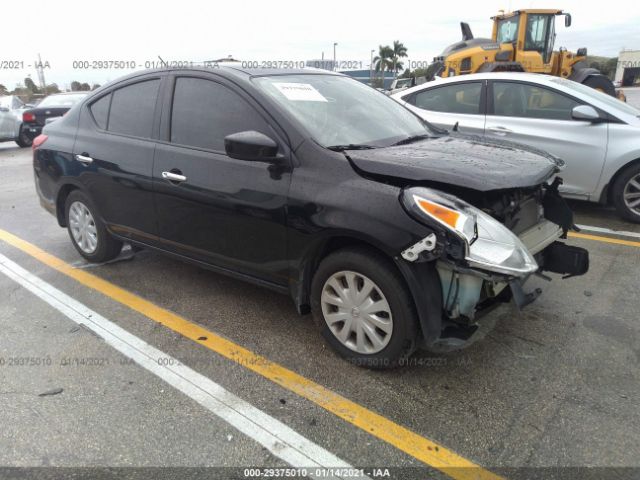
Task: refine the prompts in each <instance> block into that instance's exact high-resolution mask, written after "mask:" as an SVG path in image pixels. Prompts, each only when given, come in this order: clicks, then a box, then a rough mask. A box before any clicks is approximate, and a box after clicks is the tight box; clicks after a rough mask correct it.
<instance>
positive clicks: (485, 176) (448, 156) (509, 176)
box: [345, 133, 564, 191]
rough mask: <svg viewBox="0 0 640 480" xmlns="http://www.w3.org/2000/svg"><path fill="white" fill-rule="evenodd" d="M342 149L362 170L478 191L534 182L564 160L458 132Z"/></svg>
mask: <svg viewBox="0 0 640 480" xmlns="http://www.w3.org/2000/svg"><path fill="white" fill-rule="evenodd" d="M345 153H346V155H347V156H348V157H349V158H350V159H351V161H352V162H353V164H354V165H355V166H356V168H358V169H359V170H361V171H363V172H366V173H370V174H377V175H385V176H389V177H396V178H402V179H407V180H415V181H428V182H438V183H446V184H450V185H456V186H460V187H464V188H470V189H473V190H479V191H488V190H499V189H507V188H522V187H531V186H535V185H539V184H541V183H543V182H545V181H546V180H547V179H549V178H550V177H551V176H552V175H553V174H554V173H557V172H558V171H560V169H561V167H562V166H563V165H564V162H563V161H562V160H560V159H559V158H557V157H554V156H552V155H551V154H549V153H546V152H543V151H541V150H537V149H534V148H532V147H527V146H525V145H521V144H518V143H513V142H506V141H501V140H492V139H491V140H490V139H487V140H485V139H481V138H480V137H476V136H469V135H462V134H458V133H456V134H450V135H444V136H441V137H435V138H430V139H427V140H422V141H418V142H415V143H411V144H408V145H399V146H396V147H386V148H376V149H372V150H347V151H346V152H345Z"/></svg>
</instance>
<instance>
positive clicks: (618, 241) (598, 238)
mask: <svg viewBox="0 0 640 480" xmlns="http://www.w3.org/2000/svg"><path fill="white" fill-rule="evenodd" d="M569 236H570V237H572V238H581V239H583V240H594V241H596V242H603V243H614V244H616V245H626V246H628V247H639V248H640V242H634V241H632V240H622V239H620V238H611V237H602V236H600V235H589V234H587V233H577V232H569Z"/></svg>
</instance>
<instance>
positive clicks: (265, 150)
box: [224, 130, 278, 162]
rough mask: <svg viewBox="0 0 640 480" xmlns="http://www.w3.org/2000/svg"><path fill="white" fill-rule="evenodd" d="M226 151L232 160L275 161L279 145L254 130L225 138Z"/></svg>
mask: <svg viewBox="0 0 640 480" xmlns="http://www.w3.org/2000/svg"><path fill="white" fill-rule="evenodd" d="M224 149H225V151H226V152H227V155H228V156H230V157H231V158H237V159H238V160H249V161H254V162H269V161H273V160H274V159H275V158H276V155H277V154H278V144H277V143H276V142H274V141H273V140H272V139H271V138H269V137H267V136H266V135H264V134H262V133H260V132H256V131H254V130H248V131H246V132H238V133H232V134H231V135H227V136H226V137H224Z"/></svg>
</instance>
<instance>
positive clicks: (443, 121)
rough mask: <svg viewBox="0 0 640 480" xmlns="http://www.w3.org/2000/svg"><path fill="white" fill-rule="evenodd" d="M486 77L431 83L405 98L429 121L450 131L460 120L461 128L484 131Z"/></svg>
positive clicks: (474, 131) (465, 130)
mask: <svg viewBox="0 0 640 480" xmlns="http://www.w3.org/2000/svg"><path fill="white" fill-rule="evenodd" d="M485 83H486V82H485V81H484V80H477V81H469V82H455V83H450V84H447V85H440V86H430V87H427V88H424V89H423V90H420V91H417V92H413V93H411V94H408V95H407V96H406V97H402V99H403V100H404V101H405V102H406V106H407V107H409V108H410V109H411V110H413V111H414V112H415V113H417V114H418V115H420V116H421V117H422V118H424V119H425V120H427V121H428V122H430V123H432V124H434V125H436V126H438V127H440V128H445V129H447V130H450V129H451V128H452V127H453V126H454V125H455V124H456V123H457V124H458V129H459V131H461V132H463V133H468V134H473V135H483V134H484V122H485V118H484V117H485V115H484V105H485V94H484V90H485V88H484V86H485Z"/></svg>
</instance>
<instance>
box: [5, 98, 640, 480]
mask: <svg viewBox="0 0 640 480" xmlns="http://www.w3.org/2000/svg"><path fill="white" fill-rule="evenodd" d="M636 93H637V92H636V91H635V90H634V91H633V93H631V94H628V98H629V101H630V103H631V101H632V97H633V101H636V100H635V98H636V97H635V96H634V95H636ZM638 97H640V95H638ZM0 167H1V168H2V171H3V175H2V177H1V178H0V232H4V233H3V234H2V235H0V238H3V240H0V255H2V256H4V257H2V256H0V266H4V267H5V273H4V274H2V275H0V292H1V295H2V300H1V302H0V328H2V331H3V335H1V336H0V377H1V378H2V383H1V385H0V395H1V399H2V401H1V402H0V425H2V429H3V433H2V435H0V464H1V465H4V466H30V467H40V466H58V467H74V466H92V467H103V466H110V467H161V466H174V467H207V466H211V467H213V466H223V467H228V468H229V469H230V470H229V471H228V473H229V475H228V476H231V475H232V474H233V475H237V476H238V477H239V478H246V477H247V475H248V474H247V472H245V471H244V470H243V468H244V467H247V466H255V467H261V468H267V467H288V466H290V465H292V462H293V460H292V461H287V460H285V458H293V457H287V455H289V453H287V452H289V451H290V449H292V448H293V450H295V451H296V452H301V451H303V450H304V452H307V455H308V457H309V458H313V459H315V460H314V461H317V462H320V463H322V462H325V465H324V466H328V467H330V466H338V465H335V463H336V462H337V461H338V460H339V461H340V462H343V463H340V465H346V466H354V467H358V468H363V469H365V472H364V473H365V474H367V475H369V476H370V477H375V476H377V475H376V471H373V470H372V469H373V467H378V468H383V469H384V468H389V469H390V470H389V474H390V475H391V476H392V477H394V478H447V477H454V478H496V476H497V475H502V476H504V477H509V478H530V477H531V476H532V475H533V473H535V472H537V473H538V474H539V475H541V476H540V478H553V477H554V476H555V477H556V478H569V475H576V477H571V478H584V477H585V475H586V474H585V472H584V471H579V470H576V469H574V468H571V467H579V466H589V467H598V468H600V469H601V470H594V471H593V472H595V473H594V474H595V475H597V476H595V477H593V478H604V476H609V478H610V474H613V473H615V474H616V475H618V477H616V478H634V477H633V475H637V474H638V471H639V470H637V468H638V467H640V465H639V460H638V458H639V455H638V454H639V453H640V451H639V449H638V445H639V444H640V407H639V405H640V402H639V401H638V399H639V398H640V374H639V369H638V366H639V363H640V336H639V333H640V326H639V323H638V311H639V307H640V299H639V297H638V295H637V283H638V282H637V279H638V273H637V272H638V269H639V268H640V261H639V258H640V257H639V253H640V226H639V225H634V224H630V223H628V222H625V221H624V220H622V219H620V218H619V217H618V216H617V215H616V213H615V212H614V211H613V209H611V208H608V207H601V206H596V205H592V204H586V203H579V202H572V207H573V208H574V209H575V211H576V212H577V219H576V220H577V223H578V224H580V225H583V226H584V227H585V228H584V229H583V231H582V233H581V235H580V236H578V235H576V236H573V237H571V238H570V242H569V243H573V244H575V245H579V246H582V247H585V248H588V249H589V251H590V256H591V268H590V271H589V273H588V274H587V275H585V276H582V277H577V278H571V279H567V280H561V279H560V278H554V281H553V283H551V284H547V283H546V282H544V280H541V279H534V280H531V281H530V282H531V286H539V287H541V288H543V290H544V292H543V294H542V296H541V297H540V298H539V299H538V300H537V301H536V302H535V303H534V304H532V305H530V306H529V307H527V309H526V310H525V311H523V312H522V313H518V312H517V311H516V310H515V308H514V307H512V306H510V305H505V306H501V307H500V308H499V309H497V310H496V311H495V312H494V313H493V314H492V315H491V317H490V318H487V322H489V323H495V328H494V329H493V330H491V331H489V332H488V333H487V335H486V337H485V338H484V339H483V340H482V341H479V342H477V343H476V344H474V345H472V346H471V347H470V348H468V349H466V350H463V351H460V352H455V353H451V354H447V355H438V356H434V355H431V354H427V353H419V354H418V355H416V356H414V357H413V358H412V362H411V364H410V365H408V366H405V367H403V368H400V369H397V370H394V371H387V372H376V371H369V370H365V369H361V368H358V367H355V366H352V365H349V364H347V363H345V362H344V361H342V360H340V359H339V358H338V357H337V356H336V355H335V354H334V353H333V352H332V351H331V350H330V349H329V348H328V346H327V345H325V344H324V342H323V340H322V338H321V336H320V335H319V333H318V331H317V329H316V327H315V326H314V325H313V322H312V321H311V318H310V317H309V316H304V317H300V316H298V315H297V313H296V312H295V309H294V306H293V303H292V302H291V301H290V300H289V298H287V297H285V296H279V295H275V294H273V293H272V292H270V291H268V290H263V289H261V288H258V287H255V286H252V285H249V284H245V283H242V282H240V281H236V280H233V279H229V278H226V277H224V276H221V275H218V274H215V273H212V272H209V271H205V270H202V269H199V268H196V267H194V266H191V265H187V264H184V263H180V262H178V261H176V260H173V259H170V258H167V257H164V256H161V255H159V254H156V253H153V252H150V251H141V252H138V253H136V254H135V255H134V254H131V253H130V252H129V254H125V255H123V256H121V258H120V260H119V261H115V262H112V263H109V264H106V265H98V266H95V265H88V264H86V263H85V262H84V261H82V260H81V258H80V257H79V255H78V254H77V252H76V251H75V250H74V248H73V246H72V244H71V243H70V241H69V238H68V235H67V232H66V231H65V230H64V229H62V228H59V227H58V226H57V224H56V221H55V219H54V218H53V217H52V216H51V215H49V214H48V213H46V212H45V211H44V210H43V209H42V208H41V207H40V206H39V204H38V200H37V195H36V193H35V191H34V184H33V173H32V168H31V150H30V149H20V148H18V147H17V146H15V144H12V143H4V144H0ZM594 227H595V228H594ZM616 232H625V233H622V234H620V233H616ZM36 247H37V248H36ZM38 252H43V253H38ZM45 254H46V255H50V256H52V257H50V256H46V255H45ZM3 258H5V260H3ZM56 261H57V262H59V263H56ZM14 264H15V265H17V266H19V267H20V268H22V269H24V270H25V271H26V272H27V273H28V274H29V275H33V276H35V277H37V278H38V279H40V281H42V282H43V283H42V284H39V286H34V285H35V283H34V282H35V280H34V279H33V278H32V277H30V276H28V275H27V274H24V275H23V277H20V278H23V283H20V282H18V281H17V280H16V279H15V278H11V277H10V276H9V275H7V273H6V270H7V269H14V270H12V271H15V268H16V267H15V266H14ZM74 272H76V273H74ZM77 272H81V273H77ZM101 281H106V282H102V283H101ZM107 282H108V283H107ZM38 289H39V290H38ZM34 291H38V292H45V293H41V297H39V296H37V295H36V294H34ZM56 291H59V292H60V293H61V294H64V295H65V298H66V297H69V299H68V303H67V305H76V306H75V307H73V308H71V307H64V308H71V310H73V311H72V312H71V313H69V311H68V310H64V308H63V307H61V306H58V307H56V306H55V305H57V304H56V303H55V299H53V300H51V299H50V298H49V297H46V295H47V294H46V292H56ZM56 295H58V294H56ZM56 295H53V296H54V297H55V296H56ZM59 298H62V297H59ZM47 299H48V300H47ZM69 302H70V303H69ZM73 302H77V304H76V303H73ZM145 302H147V303H145ZM74 309H75V310H74ZM82 309H84V310H82ZM80 310H82V311H83V312H91V313H88V314H86V315H88V316H85V317H84V318H85V319H86V321H85V322H83V321H80V322H78V321H76V320H77V319H76V320H74V319H73V318H75V317H73V316H74V315H76V314H77V315H79V313H78V312H80ZM65 312H67V313H65ZM73 312H76V313H73ZM91 316H94V317H100V318H102V319H104V320H106V321H108V322H109V325H115V326H116V327H119V328H121V329H123V331H124V332H126V334H128V335H131V336H133V338H134V339H133V340H132V339H130V337H127V336H126V335H125V333H122V332H121V333H120V334H119V335H120V336H119V337H118V338H120V339H129V340H128V341H129V342H134V341H135V342H137V341H141V342H142V344H144V345H143V347H144V348H143V347H140V348H139V349H138V350H136V351H139V352H140V351H143V350H144V349H147V347H149V348H152V349H156V350H157V351H160V355H161V357H162V358H164V360H165V362H164V365H163V362H162V361H159V362H156V363H157V364H158V366H159V367H165V366H171V365H172V362H174V361H176V362H177V363H179V364H180V367H181V368H184V370H180V372H181V373H180V374H181V375H182V374H184V375H185V377H184V382H183V383H184V384H182V383H180V382H178V381H177V380H171V379H170V378H169V376H170V375H172V374H175V372H176V371H178V370H174V371H173V373H171V372H168V371H167V370H166V369H163V368H155V367H153V365H150V366H148V367H145V366H144V365H143V364H142V363H144V362H142V361H140V362H138V361H136V360H135V359H132V357H131V356H128V354H127V350H126V348H125V347H122V346H121V347H118V348H116V346H117V345H116V344H117V341H118V340H117V339H116V340H110V338H111V337H109V335H107V334H106V333H105V334H104V335H100V334H97V333H96V331H95V329H96V328H98V327H92V325H94V323H92V320H91V318H89V317H91ZM72 317H73V318H72ZM114 328H115V327H114ZM202 332H210V333H202ZM225 342H228V343H225ZM142 344H141V345H142ZM114 345H116V346H114ZM129 345H131V343H130V344H129ZM145 345H146V346H145ZM147 350H148V349H147ZM147 350H145V351H147ZM252 359H253V360H256V359H257V361H258V363H257V364H253V363H251V360H252ZM234 360H235V361H234ZM141 362H142V363H141ZM271 362H273V363H271ZM256 365H257V366H256ZM185 372H186V373H185ZM194 374H196V375H195V376H194ZM172 378H173V377H172ZM172 382H173V383H172ZM189 382H190V383H189ZM208 382H211V384H210V383H208ZM213 382H215V383H213ZM187 383H188V385H187ZM189 385H191V386H189ZM218 387H219V388H218ZM198 388H200V389H201V391H202V392H205V390H206V391H207V392H211V391H213V390H212V389H218V390H216V391H217V392H218V395H221V396H220V397H219V398H222V403H223V404H224V403H225V402H227V403H226V404H225V405H226V406H225V405H222V406H218V407H210V404H209V403H207V402H208V401H209V400H206V399H204V397H203V395H204V394H198V393H193V392H195V390H197V389H198ZM207 389H209V390H207ZM189 392H192V393H189ZM207 395H208V393H207ZM207 398H208V397H207ZM229 398H231V399H232V400H229ZM225 399H226V400H225ZM242 402H244V403H242ZM207 405H209V406H207ZM227 407H229V408H232V409H233V412H236V413H232V412H231V413H230V412H227V410H228V409H227ZM225 409H227V410H225ZM225 412H227V413H225ZM234 415H236V416H235V417H234ZM237 415H240V417H242V418H240V417H238V416H237ZM243 419H244V420H243ZM246 420H249V421H250V422H252V425H254V426H255V428H253V427H251V428H249V427H246V425H245V424H243V423H242V422H245V423H246ZM234 422H235V423H234ZM243 425H245V426H243ZM274 425H275V427H273V428H274V429H275V430H272V431H271V433H272V434H274V435H276V436H278V438H280V439H281V442H280V444H279V445H278V442H275V443H270V440H269V439H266V440H265V438H266V437H265V435H266V434H265V433H264V431H268V430H269V428H271V427H269V426H274ZM260 428H262V430H260V432H262V433H259V432H258V430H259V429H260ZM287 429H288V430H287ZM294 434H295V435H298V436H299V437H295V435H294ZM261 435H262V436H261ZM295 439H297V440H295ZM288 442H289V443H288ZM296 442H298V443H296ZM304 442H307V443H304ZM303 443H304V445H306V447H305V446H304V445H303ZM294 444H295V445H294ZM301 445H302V446H301ZM287 449H289V450H287ZM296 449H297V450H296ZM305 449H306V450H305ZM283 452H284V453H283ZM294 453H295V452H294ZM291 455H293V454H291ZM332 456H333V457H332ZM332 458H334V459H337V460H335V461H334V460H332ZM310 461H311V460H310ZM332 461H333V462H334V465H331V463H332ZM303 463H304V462H303ZM475 466H477V468H476V467H475ZM456 467H464V468H456ZM633 467H635V468H636V470H633V469H632V468H633ZM593 472H592V473H593ZM377 473H380V472H377ZM587 473H588V472H587ZM494 475H495V476H494ZM220 476H222V474H220ZM343 476H345V477H348V475H343ZM635 478H637V477H635Z"/></svg>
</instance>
